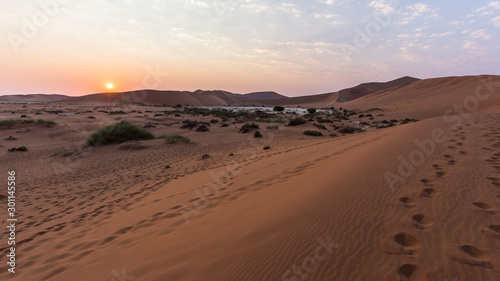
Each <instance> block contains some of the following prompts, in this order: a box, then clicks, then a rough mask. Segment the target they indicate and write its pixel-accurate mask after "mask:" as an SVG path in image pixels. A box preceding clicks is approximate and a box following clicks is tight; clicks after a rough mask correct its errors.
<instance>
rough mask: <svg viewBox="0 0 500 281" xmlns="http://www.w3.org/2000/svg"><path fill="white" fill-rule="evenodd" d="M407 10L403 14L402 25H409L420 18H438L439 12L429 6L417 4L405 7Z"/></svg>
mask: <svg viewBox="0 0 500 281" xmlns="http://www.w3.org/2000/svg"><path fill="white" fill-rule="evenodd" d="M405 8H406V10H405V11H404V12H403V13H401V15H402V20H401V24H403V25H404V24H407V23H409V22H411V21H413V20H415V19H416V18H419V17H426V18H427V17H434V18H437V17H438V10H437V9H431V8H430V7H429V5H427V4H424V3H415V4H412V5H408V6H406V7H405Z"/></svg>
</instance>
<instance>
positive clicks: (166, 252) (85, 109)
mask: <svg viewBox="0 0 500 281" xmlns="http://www.w3.org/2000/svg"><path fill="white" fill-rule="evenodd" d="M499 93H500V77H499V76H489V75H482V76H464V77H444V78H435V79H425V80H416V81H410V82H408V83H402V84H400V85H395V86H391V87H388V88H386V89H382V90H374V91H371V92H370V93H369V94H366V95H362V96H359V97H356V96H355V97H351V96H349V99H348V100H342V99H340V98H339V95H341V94H342V93H338V92H336V93H331V94H325V95H319V96H309V97H302V98H294V99H288V100H283V99H281V100H280V99H277V100H272V99H271V100H260V101H259V102H258V104H255V105H259V106H261V105H266V106H270V107H272V106H275V105H282V106H285V107H287V108H300V109H306V108H316V109H317V112H316V113H312V114H307V115H306V116H305V117H301V116H300V115H302V114H303V113H292V112H290V111H286V110H285V112H284V113H279V112H273V111H269V112H268V111H261V112H259V113H255V112H249V113H248V114H247V113H239V114H236V113H237V112H236V113H235V114H230V115H228V116H224V115H220V114H215V113H214V112H215V111H212V112H211V113H210V110H208V109H206V110H199V106H203V105H206V106H213V107H214V108H217V107H222V106H228V105H235V104H231V103H229V102H225V101H224V100H223V99H221V98H220V97H219V96H217V99H215V98H213V97H207V98H206V100H203V99H196V97H193V96H189V95H185V97H183V96H182V95H177V96H175V99H173V100H168V99H167V98H165V99H166V100H165V101H164V100H161V98H159V99H158V97H155V98H157V99H158V100H155V99H154V98H152V99H150V100H146V101H144V102H143V103H140V104H139V103H133V102H130V99H120V97H117V96H115V94H99V95H97V96H92V97H86V98H81V99H78V100H67V101H65V100H63V101H57V102H37V103H3V104H0V116H1V117H2V119H0V122H1V121H5V120H17V121H14V123H12V124H4V125H3V126H2V127H1V128H0V136H1V138H0V163H1V165H0V166H1V167H2V169H1V170H2V171H1V174H2V182H3V183H2V186H3V189H2V190H1V191H0V196H1V197H0V210H1V212H0V213H1V215H2V217H1V219H2V230H1V237H2V238H1V244H0V251H1V252H2V258H1V259H0V260H1V261H2V262H1V263H0V279H1V280H62V281H67V280H72V281H79V280H102V281H104V280H105V281H109V280H116V281H123V280H130V281H131V280H137V281H139V280H158V281H163V280H169V281H173V280H213V281H218V280H259V281H260V280H293V281H299V280H346V281H347V280H417V281H423V280H429V281H434V280H449V281H455V280H492V281H493V280H500V123H499V120H500V95H499ZM110 96H112V97H111V98H109V97H110ZM183 98H186V100H183ZM188 98H189V99H188ZM111 101H114V102H111ZM252 103H256V102H252V101H250V102H248V101H247V102H246V105H249V104H252ZM177 104H179V105H180V106H177ZM187 104H189V105H190V106H189V107H188V106H186V105H187ZM341 107H342V110H340V108H341ZM193 108H196V109H193ZM196 110H198V111H196ZM243 111H244V110H243ZM238 112H239V111H238ZM256 114H257V115H259V114H260V115H259V116H257V115H256ZM368 114H369V116H366V115H368ZM22 115H25V116H24V117H23V118H21V116H22ZM295 118H302V119H303V120H305V122H304V123H305V124H300V125H297V126H288V125H287V124H289V122H290V120H292V119H295ZM38 119H41V120H45V121H36V120H38ZM25 120H33V121H25ZM185 120H189V122H195V123H196V126H199V125H200V124H201V125H203V124H206V127H207V128H208V129H209V130H208V131H197V127H196V126H194V127H193V128H192V129H189V128H181V126H183V125H185V124H188V122H187V121H185ZM276 120H278V121H279V122H275V121H276ZM46 121H53V122H46ZM121 122H123V123H131V124H135V125H137V126H138V127H141V128H144V127H146V128H144V129H145V130H147V131H149V132H151V133H152V134H154V136H155V138H154V139H151V140H138V141H129V142H124V143H119V144H109V145H102V146H85V142H86V140H87V138H88V137H89V136H90V135H91V134H92V133H93V132H95V131H96V130H98V129H99V128H101V127H103V126H107V125H111V124H116V123H121ZM272 122H274V123H272ZM223 123H224V124H226V125H224V126H222V125H221V124H223ZM252 123H253V124H255V125H257V126H258V128H255V127H254V128H252V127H250V130H249V132H247V133H242V132H240V129H241V127H242V126H243V125H245V124H252ZM389 124H390V126H389ZM346 127H349V128H356V129H353V131H341V129H342V128H346ZM358 129H359V130H358ZM257 130H258V131H259V132H260V133H261V135H262V137H260V138H256V137H255V131H257ZM307 130H309V131H317V132H321V133H322V136H310V135H305V134H304V133H303V132H304V131H307ZM162 135H182V136H185V137H187V138H189V140H190V141H189V143H185V142H183V141H182V140H181V141H179V142H176V143H166V140H165V138H160V136H162ZM23 146H24V147H26V148H27V151H8V150H9V149H11V148H18V147H23ZM264 148H265V149H264ZM8 171H15V177H16V218H17V219H18V221H17V223H16V259H15V260H16V261H15V263H16V264H15V268H16V274H11V273H9V272H8V271H7V269H8V268H9V267H10V266H9V265H8V264H7V258H6V255H7V254H8V252H9V246H8V245H7V237H8V235H9V230H8V229H7V228H6V226H7V225H8V222H7V221H6V220H7V219H8V217H7V212H6V210H7V208H8V200H7V198H6V197H7V196H8V195H7V178H8Z"/></svg>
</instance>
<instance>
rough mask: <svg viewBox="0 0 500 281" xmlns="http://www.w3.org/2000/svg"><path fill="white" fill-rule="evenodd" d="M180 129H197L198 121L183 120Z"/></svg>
mask: <svg viewBox="0 0 500 281" xmlns="http://www.w3.org/2000/svg"><path fill="white" fill-rule="evenodd" d="M182 124H184V125H182V126H181V129H189V130H192V129H193V128H196V127H198V121H192V120H183V121H182Z"/></svg>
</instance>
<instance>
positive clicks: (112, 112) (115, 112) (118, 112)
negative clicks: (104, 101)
mask: <svg viewBox="0 0 500 281" xmlns="http://www.w3.org/2000/svg"><path fill="white" fill-rule="evenodd" d="M118 114H128V113H127V112H125V111H123V110H117V111H110V112H109V115H118Z"/></svg>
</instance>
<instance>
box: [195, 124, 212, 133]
mask: <svg viewBox="0 0 500 281" xmlns="http://www.w3.org/2000/svg"><path fill="white" fill-rule="evenodd" d="M196 131H197V132H208V131H209V129H208V127H207V125H205V124H201V125H200V126H198V128H196Z"/></svg>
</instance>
